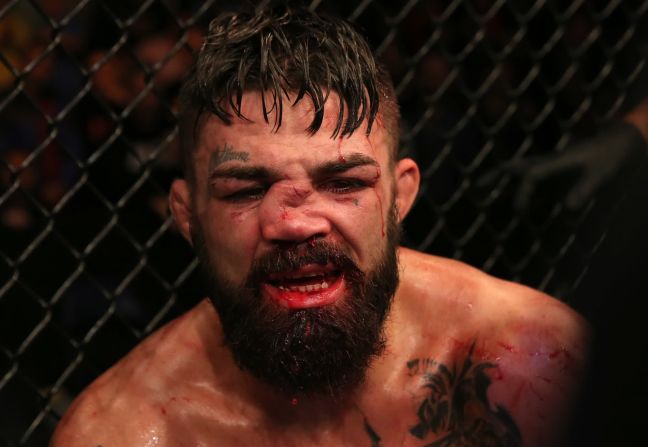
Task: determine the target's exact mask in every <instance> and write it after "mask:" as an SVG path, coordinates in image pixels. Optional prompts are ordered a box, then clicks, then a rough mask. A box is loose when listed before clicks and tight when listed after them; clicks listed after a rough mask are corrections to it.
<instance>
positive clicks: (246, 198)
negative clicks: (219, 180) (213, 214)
mask: <svg viewBox="0 0 648 447" xmlns="http://www.w3.org/2000/svg"><path fill="white" fill-rule="evenodd" d="M265 193H266V188H265V187H261V186H256V187H254V188H244V189H240V190H238V191H236V192H233V193H230V194H227V195H226V196H224V197H223V200H226V201H228V202H252V201H255V200H261V199H262V198H263V196H264V195H265Z"/></svg>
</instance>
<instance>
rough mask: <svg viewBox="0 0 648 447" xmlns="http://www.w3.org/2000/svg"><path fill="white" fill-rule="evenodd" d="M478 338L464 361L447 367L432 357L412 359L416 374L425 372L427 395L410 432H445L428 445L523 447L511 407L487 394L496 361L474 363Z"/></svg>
mask: <svg viewBox="0 0 648 447" xmlns="http://www.w3.org/2000/svg"><path fill="white" fill-rule="evenodd" d="M474 348H475V342H474V341H473V343H472V345H471V347H470V350H469V352H468V356H467V357H466V359H465V360H464V361H463V363H462V364H459V363H456V364H454V365H452V367H451V368H450V367H448V366H446V365H444V364H443V363H439V362H437V361H435V360H433V359H429V358H428V359H414V360H410V361H409V362H407V368H408V370H409V374H410V375H411V376H414V375H423V377H424V379H425V383H424V384H423V386H422V388H423V389H424V390H425V394H426V397H425V398H424V400H423V402H421V405H420V406H419V409H418V411H417V418H418V423H417V424H416V425H414V426H413V427H411V428H410V434H412V435H413V436H415V437H417V438H419V439H421V440H423V439H425V438H426V437H427V436H428V434H429V433H433V434H436V435H440V437H439V438H438V439H436V440H435V441H434V442H432V443H430V444H426V447H453V446H457V447H458V446H462V447H519V446H521V445H522V440H521V435H520V430H519V429H518V427H517V425H516V424H515V421H513V418H512V417H511V415H510V414H509V412H508V411H507V410H506V409H505V408H503V407H502V406H500V405H494V406H493V405H492V404H491V402H489V400H488V397H487V393H486V392H487V389H488V387H489V386H490V383H491V381H490V378H489V377H488V376H487V375H486V370H488V369H490V368H494V367H496V366H497V365H495V364H494V363H486V362H482V363H474V362H473V359H472V354H473V351H474Z"/></svg>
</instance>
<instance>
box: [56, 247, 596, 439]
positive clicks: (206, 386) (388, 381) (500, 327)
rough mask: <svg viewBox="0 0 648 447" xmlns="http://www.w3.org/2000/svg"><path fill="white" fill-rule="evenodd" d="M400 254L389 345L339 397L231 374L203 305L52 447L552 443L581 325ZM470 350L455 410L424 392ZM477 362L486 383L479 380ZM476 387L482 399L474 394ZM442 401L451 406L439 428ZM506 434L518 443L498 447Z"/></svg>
mask: <svg viewBox="0 0 648 447" xmlns="http://www.w3.org/2000/svg"><path fill="white" fill-rule="evenodd" d="M399 259H400V265H401V277H402V281H401V287H400V288H399V290H398V292H397V295H396V297H395V302H394V306H393V308H392V312H391V314H390V317H389V320H388V322H387V325H386V335H387V338H388V340H389V342H388V346H387V349H386V351H385V354H384V355H383V356H382V357H381V358H379V359H377V360H376V361H375V362H374V364H372V366H371V368H370V369H369V371H368V375H367V379H366V381H365V383H364V384H363V385H362V386H361V387H360V388H359V389H358V390H357V392H356V393H355V394H354V395H353V396H349V399H348V400H345V401H338V402H326V401H323V400H315V399H309V398H306V397H301V396H285V395H281V394H278V393H275V392H274V391H272V390H270V389H268V388H267V387H265V386H263V384H261V383H259V382H257V381H255V380H254V379H253V378H251V377H250V376H248V375H247V374H245V373H244V372H241V371H240V370H238V369H237V367H236V366H235V365H234V364H233V361H232V359H231V356H230V355H229V353H228V351H227V348H226V347H225V346H223V344H222V338H221V334H220V332H219V330H218V324H219V323H218V318H217V315H216V314H215V312H214V311H213V309H212V308H211V306H210V304H209V303H208V302H207V301H205V302H203V303H201V304H200V305H199V306H197V307H196V308H195V309H194V310H192V311H191V312H189V313H188V314H187V315H186V316H184V317H182V318H181V319H179V320H177V321H176V322H174V323H171V324H170V325H168V326H167V327H165V328H164V329H162V330H161V331H158V332H157V333H156V334H155V335H153V336H152V337H151V338H149V339H148V340H147V341H146V342H144V343H143V344H142V345H141V346H140V347H138V348H137V349H136V350H135V351H133V352H132V353H131V354H130V355H129V356H128V357H127V358H126V359H124V360H123V361H122V362H120V363H119V364H118V365H117V366H116V367H114V368H113V369H111V370H110V371H109V372H108V373H106V374H105V375H104V376H102V378H101V379H99V380H98V381H97V382H95V384H93V385H92V386H91V388H90V389H89V390H87V391H86V392H85V393H84V394H83V396H82V397H81V398H80V399H79V400H78V401H77V402H76V403H75V405H74V407H73V409H72V410H71V411H70V414H69V415H68V416H66V418H65V419H64V422H63V423H62V424H61V426H60V427H59V430H58V432H57V436H56V437H55V441H54V443H53V445H54V446H66V447H68V446H69V447H75V446H77V445H78V446H81V445H83V446H87V445H94V444H92V443H93V442H94V443H96V444H101V445H112V446H145V445H151V444H147V442H152V439H153V438H154V437H157V438H158V441H156V442H157V444H153V445H159V446H176V445H206V446H209V445H218V446H221V445H225V446H227V445H261V446H272V445H322V446H329V445H336V446H337V445H340V446H345V445H348V446H357V445H374V446H375V445H380V446H421V445H427V444H430V443H432V442H434V440H440V439H443V438H444V437H448V436H451V435H452V436H456V437H457V438H458V437H459V436H467V435H468V434H470V430H471V427H473V425H471V426H468V425H465V426H462V425H460V424H459V422H460V421H473V422H480V424H478V426H479V427H481V430H484V431H483V432H480V433H491V432H492V433H497V434H498V435H499V436H500V438H497V437H495V438H492V439H494V441H492V442H491V443H490V444H483V445H523V446H553V445H559V443H558V442H557V439H558V438H559V432H560V429H561V428H562V426H563V424H564V423H565V420H566V417H567V416H568V412H569V405H570V402H571V398H572V397H573V396H574V394H575V393H576V392H577V390H578V387H577V385H578V381H579V379H580V377H582V371H583V367H584V364H585V362H584V357H585V353H586V351H587V349H586V334H587V331H586V328H585V325H584V323H583V322H582V320H580V319H579V318H578V317H577V316H576V315H575V314H574V313H573V312H571V311H570V310H569V309H568V308H566V306H564V305H563V304H561V303H559V302H557V301H556V300H553V299H551V298H549V297H547V296H545V295H542V294H540V293H538V292H535V291H533V290H531V289H528V288H525V287H522V286H519V285H516V284H512V283H508V282H505V281H500V280H497V279H494V278H492V277H489V276H487V275H485V274H483V273H481V272H478V271H476V270H474V269H472V268H470V267H468V266H465V265H463V264H461V263H458V262H456V261H451V260H447V259H441V258H435V257H432V256H428V255H423V254H419V253H415V252H412V251H410V250H405V249H401V250H400V251H399ZM440 278H443V280H442V281H441V280H440ZM469 305H470V306H469ZM459 322H461V324H459ZM469 358H470V360H471V363H472V369H470V370H469V371H468V372H467V373H466V374H464V379H465V381H464V383H465V384H468V386H467V387H466V393H467V395H468V396H473V397H471V398H470V399H468V400H467V401H466V402H465V403H463V404H462V405H461V406H457V401H456V400H453V399H456V398H455V397H453V396H454V395H453V394H452V393H445V394H443V393H433V392H431V389H430V388H429V386H428V385H429V383H430V378H431V377H432V376H435V375H436V376H439V377H441V378H443V375H442V373H441V370H442V366H441V365H443V367H444V368H447V369H448V370H450V371H452V370H453V369H455V370H457V371H458V370H461V369H462V368H461V367H462V366H464V365H465V363H466V361H467V359H469ZM479 369H481V370H482V373H483V374H482V376H481V377H486V378H487V379H488V381H489V383H486V384H485V383H484V382H480V380H475V379H477V378H478V377H480V376H479V374H478V370H479ZM444 380H446V379H444ZM444 383H447V384H448V385H452V384H453V383H454V384H455V385H456V383H457V381H456V380H455V382H452V381H451V380H446V381H445V382H444ZM448 388H449V389H452V387H451V386H449V387H448ZM480 390H482V391H485V393H486V398H487V400H486V402H484V401H480V400H479V399H478V398H477V397H475V396H478V394H479V393H478V391H480ZM443 401H447V402H452V403H453V405H455V408H458V409H459V411H456V412H454V413H453V418H454V419H453V418H450V417H449V416H447V417H445V418H444V419H442V421H443V423H436V422H434V421H435V420H434V419H433V418H432V416H433V415H435V414H437V413H438V408H442V407H441V406H439V405H438V404H439V403H440V402H443ZM426 402H428V403H427V404H426ZM432 404H437V405H432ZM424 405H426V408H428V407H429V408H434V409H435V410H430V409H426V410H425V411H421V407H422V406H424ZM499 407H501V409H502V411H501V412H500V413H499V414H500V416H496V414H497V413H498V408H499ZM134 408H136V409H137V411H133V409H134ZM435 411H437V413H435ZM504 414H508V415H509V416H510V418H511V420H512V421H513V424H514V425H511V424H508V423H507V422H506V417H505V416H503V415H504ZM474 426H475V427H476V426H477V425H474ZM513 427H515V428H513ZM515 430H517V431H519V439H520V440H521V441H520V442H521V444H505V443H504V441H503V440H502V439H504V438H503V436H505V435H506V434H507V433H508V434H511V433H515ZM458 439H459V438H458ZM512 439H517V438H516V437H515V436H513V437H512ZM214 440H218V441H214ZM183 443H184V444H183ZM201 443H202V444H201ZM446 445H448V446H459V445H473V444H466V443H464V444H460V443H459V441H458V440H457V441H453V442H450V443H447V444H446ZM475 445H479V446H481V445H482V444H475Z"/></svg>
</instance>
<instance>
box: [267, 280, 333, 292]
mask: <svg viewBox="0 0 648 447" xmlns="http://www.w3.org/2000/svg"><path fill="white" fill-rule="evenodd" d="M277 287H278V288H279V290H289V291H291V292H295V291H296V292H302V293H306V292H316V291H318V290H322V289H328V288H329V283H327V282H326V281H322V283H321V284H310V285H307V286H288V287H286V286H282V285H278V286H277Z"/></svg>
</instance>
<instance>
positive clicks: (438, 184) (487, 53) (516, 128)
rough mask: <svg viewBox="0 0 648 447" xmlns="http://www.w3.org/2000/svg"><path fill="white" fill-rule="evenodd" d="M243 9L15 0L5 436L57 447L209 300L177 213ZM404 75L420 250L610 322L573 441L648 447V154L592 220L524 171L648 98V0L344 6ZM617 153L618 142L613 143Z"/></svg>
mask: <svg viewBox="0 0 648 447" xmlns="http://www.w3.org/2000/svg"><path fill="white" fill-rule="evenodd" d="M240 3H242V2H236V1H207V2H199V1H185V2H182V1H175V0H151V1H143V0H142V1H134V0H131V1H108V0H104V1H100V0H86V1H72V0H66V1H60V0H59V1H57V0H17V1H16V0H14V1H6V0H0V445H3V442H4V443H5V444H7V445H29V446H32V445H33V446H40V445H46V443H47V440H48V439H49V436H50V435H51V432H52V430H53V428H54V427H55V425H56V422H57V421H58V419H59V418H60V416H61V415H62V413H63V412H64V411H65V409H66V408H67V406H68V405H69V403H70V402H71V400H72V399H73V398H74V396H75V395H77V394H78V393H79V392H80V390H82V389H83V388H84V387H85V386H86V385H87V384H89V382H90V381H92V380H93V379H94V378H95V377H97V375H98V374H100V373H101V372H102V371H104V370H105V369H106V368H108V367H109V366H110V365H111V364H113V363H114V362H115V361H116V360H118V359H119V358H120V357H122V356H123V355H124V354H125V353H126V352H128V351H129V350H130V349H131V348H132V347H133V346H134V345H135V344H136V343H137V342H138V340H140V339H141V338H142V337H144V336H145V335H147V334H148V333H150V332H151V331H152V330H154V329H156V328H158V327H159V326H160V325H162V324H164V323H165V322H167V321H169V320H170V319H172V318H174V317H175V316H177V315H179V314H180V313H182V312H184V311H186V310H188V309H190V308H191V307H192V306H193V305H194V304H195V303H196V302H197V301H198V300H199V299H200V298H201V297H202V293H201V286H200V283H199V281H198V280H197V275H196V262H195V260H194V258H193V254H192V253H191V251H190V250H189V247H188V246H187V245H186V244H185V243H184V242H183V241H182V240H181V238H180V237H179V235H178V234H177V232H176V231H175V230H174V228H173V225H172V223H171V221H170V219H169V217H168V213H167V209H166V191H167V189H168V186H169V184H170V181H171V180H172V179H173V178H174V177H177V176H180V175H181V172H180V160H181V156H180V154H179V149H178V145H177V129H176V127H175V111H176V104H175V95H176V93H177V90H178V87H179V84H180V82H181V80H182V77H183V75H184V74H185V73H186V70H187V67H188V65H189V64H190V62H191V60H192V57H193V56H192V55H193V52H194V51H195V50H196V49H197V48H198V47H199V45H200V43H201V39H202V36H203V33H204V31H205V27H206V25H207V24H208V22H209V18H210V17H213V16H214V14H216V13H217V12H218V11H222V10H231V9H235V8H237V7H238V6H239V4H240ZM311 5H312V6H313V7H314V8H316V9H318V10H322V11H323V10H327V11H329V12H333V13H336V14H340V15H342V16H344V17H348V18H350V19H351V20H352V21H354V22H356V23H357V24H358V26H359V27H360V28H361V29H362V30H363V32H364V33H365V34H366V35H367V37H368V38H369V40H370V42H371V44H372V46H373V47H374V48H375V50H376V53H377V54H378V55H379V56H380V57H381V58H382V59H383V61H384V63H385V64H386V65H387V67H388V69H389V70H390V72H391V74H392V76H393V79H394V82H395V85H396V86H397V92H398V96H399V101H400V104H401V106H402V115H403V130H404V132H403V155H409V156H412V157H414V158H415V159H416V160H417V161H418V162H419V164H420V166H421V169H422V172H423V185H422V189H421V193H420V195H419V198H418V200H417V203H416V205H415V207H414V209H413V211H412V213H411V215H410V216H409V218H408V220H407V222H406V224H405V235H406V244H407V245H409V246H411V247H415V248H418V249H420V250H423V251H426V252H429V253H434V254H438V255H442V256H447V257H452V258H456V259H461V260H463V261H465V262H467V263H470V264H472V265H475V266H477V267H479V268H482V269H484V270H486V271H487V272H489V273H491V274H493V275H496V276H498V277H501V278H505V279H510V280H514V281H518V282H521V283H524V284H527V285H529V286H532V287H536V288H540V289H542V290H544V291H546V292H547V293H550V294H552V295H554V296H556V297H558V298H559V299H561V300H563V301H565V302H567V303H568V304H569V305H571V306H572V307H574V308H575V309H576V310H578V311H579V312H581V313H582V314H583V315H584V316H585V317H586V318H587V319H588V320H589V321H590V322H591V323H592V325H593V326H594V328H595V334H596V343H595V350H594V352H595V355H594V361H593V366H592V368H591V377H589V378H584V381H585V382H586V383H587V390H588V392H587V393H586V395H585V398H584V402H583V404H582V406H581V411H580V412H579V415H578V416H579V418H578V424H577V425H576V427H575V429H574V441H573V445H617V446H622V445H636V444H635V438H636V437H637V438H638V436H640V428H641V423H642V422H643V420H644V417H645V416H646V413H647V412H646V410H644V409H643V408H642V407H644V406H645V405H644V402H645V400H646V397H648V387H647V386H646V381H645V377H646V374H647V373H648V371H647V369H646V367H645V366H644V364H646V363H647V362H645V361H643V357H644V356H645V355H646V354H648V352H647V349H646V346H647V345H646V343H645V342H644V340H645V339H646V336H645V334H644V327H646V324H645V315H646V314H645V311H646V308H647V306H646V305H645V301H646V299H647V298H648V274H647V270H648V237H647V236H646V231H645V229H646V228H647V224H648V206H647V204H648V180H647V179H648V175H647V174H648V172H647V167H646V157H644V158H643V161H642V162H640V163H638V164H637V165H633V166H629V167H627V168H626V169H625V170H624V171H623V175H620V176H618V178H616V179H615V180H614V181H613V182H611V183H609V184H607V185H606V186H605V188H604V189H603V190H602V191H601V192H600V193H599V194H597V195H596V196H595V197H593V198H592V199H591V200H590V201H589V202H588V204H587V205H586V206H585V207H583V208H582V209H580V210H577V211H570V210H568V209H566V207H565V206H564V203H563V200H564V196H565V191H566V190H567V187H568V186H569V184H570V182H571V181H574V180H575V177H574V176H569V177H567V178H556V179H551V180H550V181H547V182H545V183H543V184H542V185H541V186H540V187H539V188H538V190H537V191H536V193H535V194H534V196H533V200H532V202H531V206H530V207H529V209H527V210H517V209H515V208H514V206H513V203H514V197H515V193H516V191H517V188H518V186H519V180H518V179H516V178H515V177H511V176H507V175H502V176H500V177H498V178H497V181H495V182H492V183H491V184H490V185H488V186H487V187H484V186H479V184H478V183H477V179H479V178H480V177H481V176H482V175H484V174H485V173H488V172H490V171H491V170H492V169H494V168H496V167H497V166H499V165H501V163H503V162H506V161H508V160H511V159H514V158H520V157H528V156H538V155H546V154H552V153H558V152H561V151H565V150H569V148H570V144H572V143H573V142H574V141H578V140H580V139H583V138H587V137H589V136H592V135H594V134H595V133H596V132H597V131H598V130H600V129H601V128H603V127H604V124H605V123H606V122H608V121H609V120H610V119H613V118H615V117H621V116H623V114H624V113H626V112H627V111H628V110H629V109H630V108H632V107H633V106H635V105H636V104H637V103H639V102H640V101H641V100H642V99H643V98H645V96H646V95H648V87H647V86H648V80H647V79H648V74H647V73H648V68H647V67H646V63H647V59H648V50H647V48H648V43H647V42H648V40H647V39H646V30H647V25H648V24H647V23H646V22H647V15H648V12H647V11H648V1H640V0H634V1H632V0H624V1H622V2H621V1H612V0H605V1H603V0H601V1H574V2H562V1H557V0H556V1H530V0H520V1H496V0H473V1H467V0H466V1H441V0H426V1H423V0H421V1H414V0H412V1H394V0H390V1H387V0H372V1H359V0H346V1H336V0H322V1H313V2H311ZM610 150H614V148H610Z"/></svg>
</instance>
